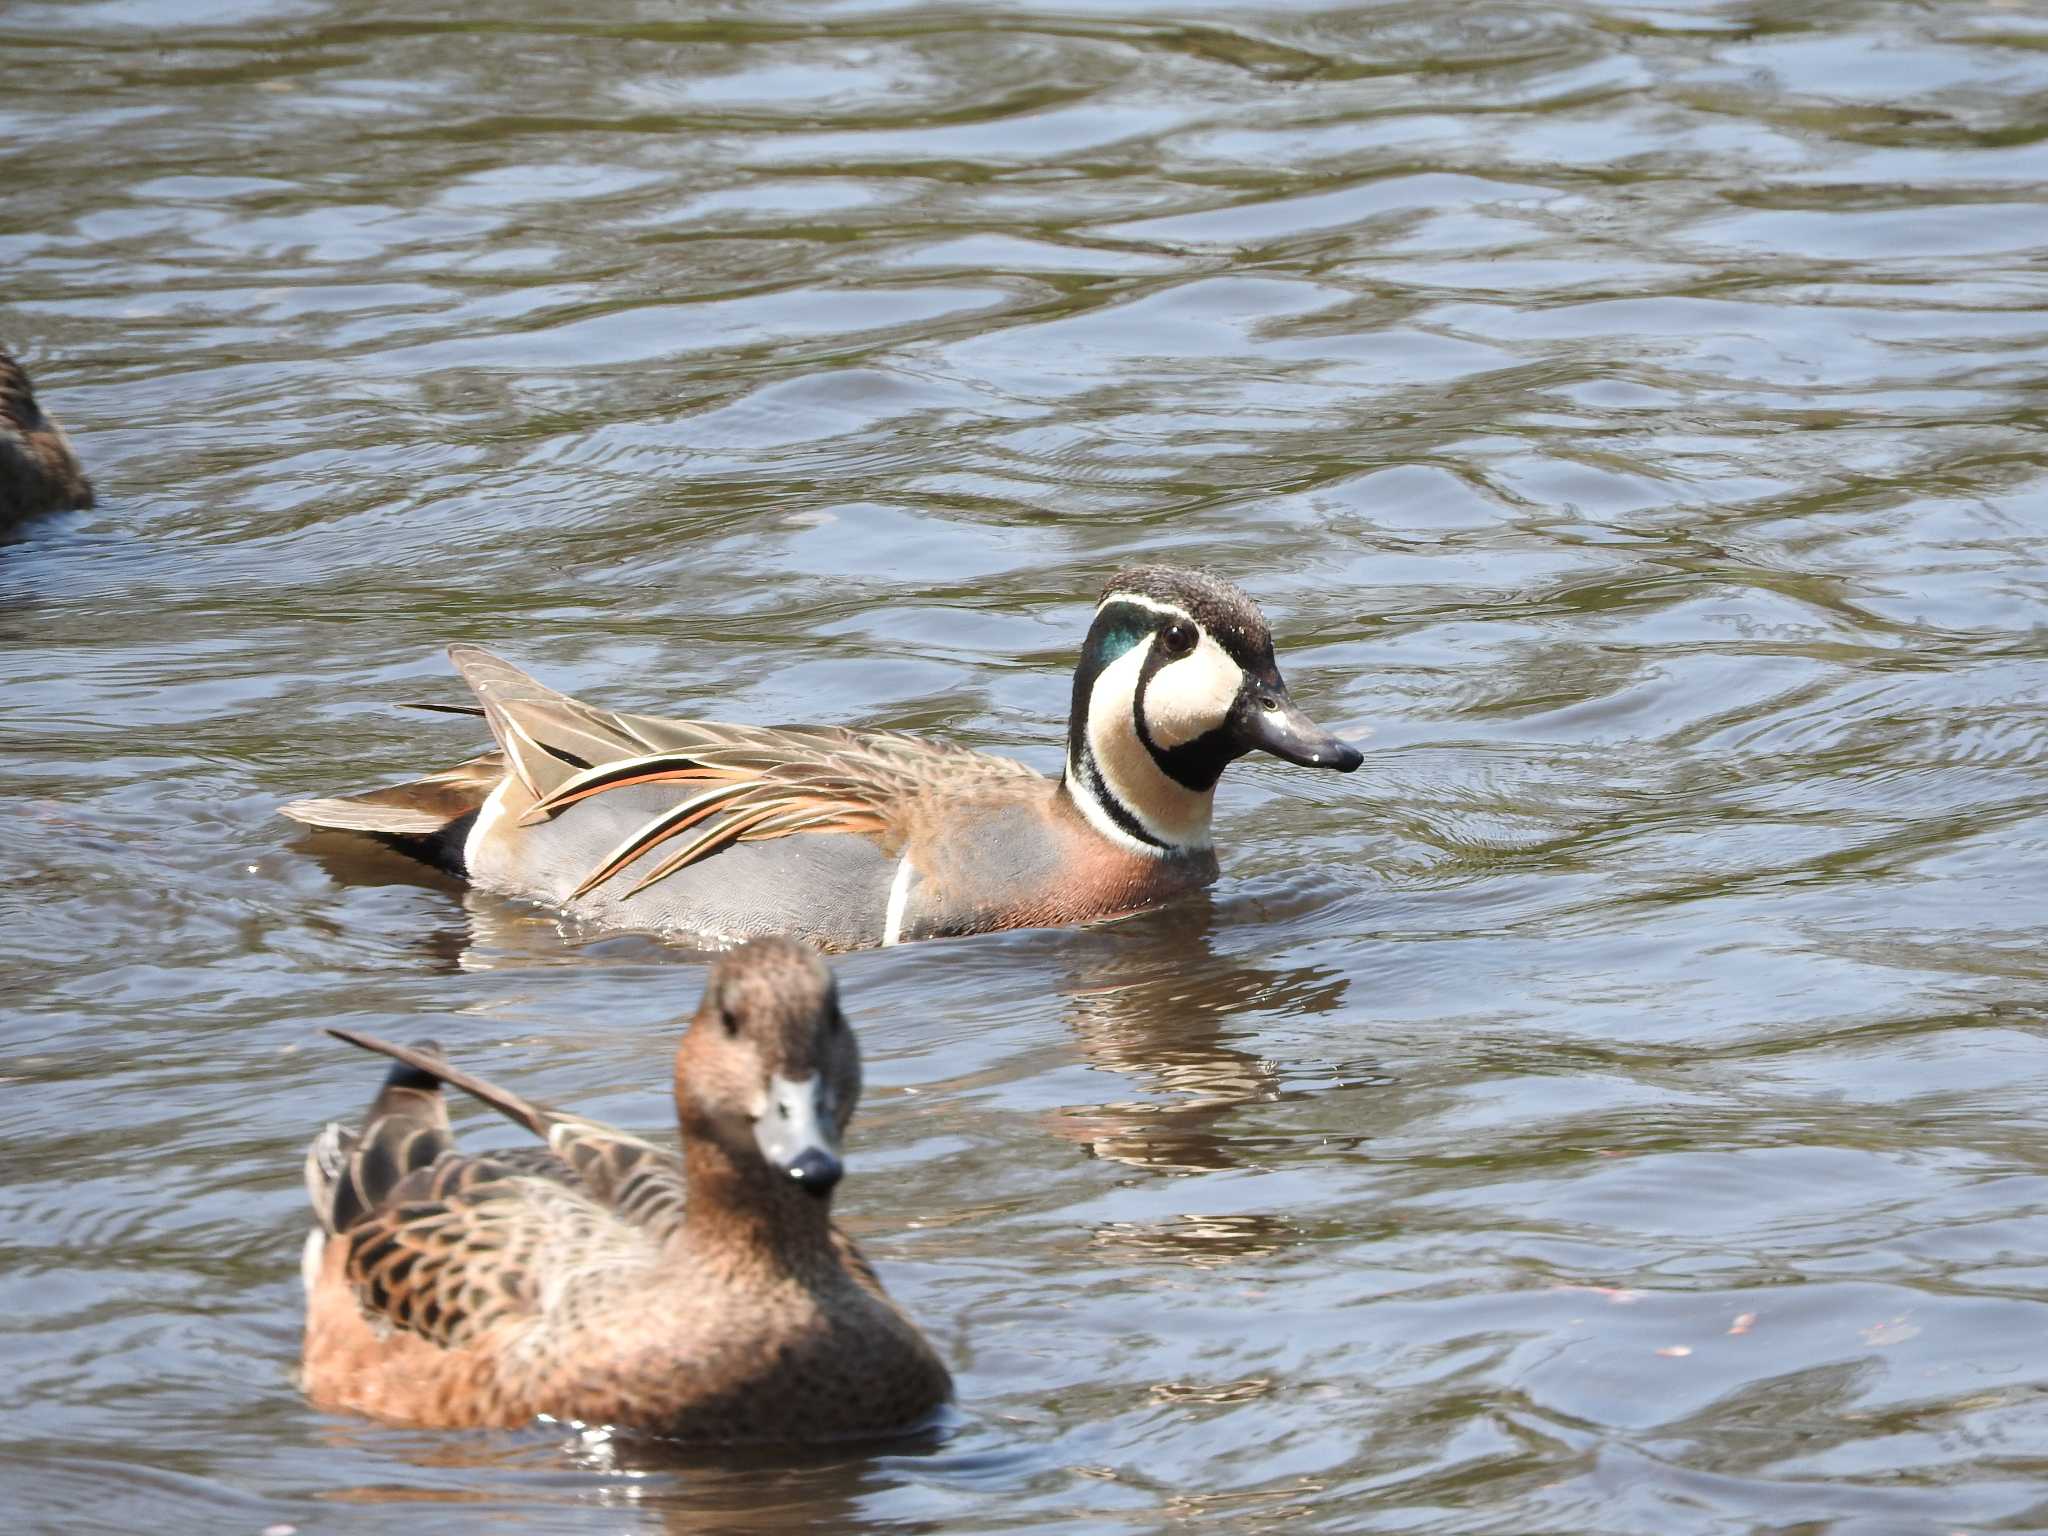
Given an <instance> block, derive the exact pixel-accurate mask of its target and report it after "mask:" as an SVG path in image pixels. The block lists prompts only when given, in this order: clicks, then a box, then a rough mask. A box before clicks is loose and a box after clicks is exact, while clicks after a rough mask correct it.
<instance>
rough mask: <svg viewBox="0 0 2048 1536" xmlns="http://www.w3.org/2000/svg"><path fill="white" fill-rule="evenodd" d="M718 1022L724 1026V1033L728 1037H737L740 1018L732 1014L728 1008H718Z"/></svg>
mask: <svg viewBox="0 0 2048 1536" xmlns="http://www.w3.org/2000/svg"><path fill="white" fill-rule="evenodd" d="M718 1022H719V1023H721V1024H723V1025H724V1026H725V1032H726V1033H727V1034H728V1035H732V1036H735V1037H737V1036H738V1034H739V1032H740V1016H739V1015H738V1014H736V1013H734V1012H733V1011H732V1010H731V1009H730V1008H726V1007H722V1006H721V1007H720V1008H719V1010H718Z"/></svg>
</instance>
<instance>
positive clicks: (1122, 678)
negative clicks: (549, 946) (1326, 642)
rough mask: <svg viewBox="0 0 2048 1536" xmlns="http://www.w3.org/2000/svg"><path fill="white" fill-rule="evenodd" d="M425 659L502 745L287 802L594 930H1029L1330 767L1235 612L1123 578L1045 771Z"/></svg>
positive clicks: (1356, 757)
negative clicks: (632, 710)
mask: <svg viewBox="0 0 2048 1536" xmlns="http://www.w3.org/2000/svg"><path fill="white" fill-rule="evenodd" d="M449 655H450V656H451V657H452V658H453V659H454V661H455V665H456V667H457V669H458V670H460V672H461V673H462V676H463V680H464V681H465V682H467V683H468V684H469V686H470V688H471V689H472V690H473V691H474V692H475V694H476V697H477V700H478V703H479V705H480V706H481V708H480V709H478V710H476V711H475V712H476V713H480V714H482V715H483V717H484V719H485V720H486V721H487V722H488V723H489V725H490V728H491V733H492V734H493V735H494V736H496V737H497V740H498V745H499V748H500V749H501V750H499V751H497V752H493V753H489V754H487V755H485V756H483V757H479V758H474V759H472V760H470V761H469V762H466V763H462V764H459V765H457V766H456V767H453V768H449V769H445V770H443V771H442V772H440V773H435V774H430V775H429V776H427V777H426V778H423V779H419V780H415V781H414V782H412V783H409V784H401V785H397V786H395V787H392V788H389V789H379V790H371V791H369V792H368V793H365V794H359V795H350V796H338V797H333V798H327V799H319V800H301V801H298V802H296V803H294V804H291V805H287V806H285V807H284V808H283V809H284V814H285V815H287V816H290V817H292V818H294V819H295V820H298V821H302V822H305V823H307V824H309V825H311V826H316V827H334V828H343V829H348V830H353V831H361V832H370V833H376V834H380V835H382V836H384V837H386V838H387V839H389V840H391V841H393V842H395V843H398V844H400V845H402V846H408V847H410V848H412V849H414V850H416V851H418V852H419V853H421V854H422V855H423V856H424V857H427V858H429V859H432V860H434V861H435V862H438V863H441V864H442V865H444V866H445V867H447V868H449V869H452V870H454V871H455V872H456V873H458V874H463V875H466V876H467V877H468V879H469V880H470V881H471V882H472V883H474V884H476V885H478V886H482V887H485V888H487V889H491V890H496V891H501V892H504V893H506V894H509V895H513V896H524V897H531V898H535V899H538V900H541V901H545V902H551V903H553V904H555V905H557V906H559V907H562V908H564V909H566V910H567V911H569V912H570V913H572V914H574V915H576V916H578V917H580V918H584V919H587V920H590V921H593V922H596V923H599V924H604V925H609V926H615V927H626V928H643V929H654V930H667V931H675V932H686V933H690V934H693V935H696V936H698V937H700V938H704V939H708V940H710V941H712V942H714V943H715V942H719V941H726V942H730V941H735V940H737V939H740V938H743V937H745V936H747V935H749V934H757V933H772V932H791V933H795V934H797V935H799V936H801V937H803V938H806V939H809V940H810V941H811V942H813V943H816V944H819V945H822V946H823V947H825V948H828V949H853V948H860V947H864V946H869V945H877V944H882V945H886V944H896V943H900V942H902V941H905V940H909V939H925V938H937V937H942V936H946V935H954V934H965V933H980V932H986V931H988V930H991V929H997V928H1028V927H1052V926H1060V925H1063V924H1068V923H1084V922H1090V921H1093V920H1096V919H1100V918H1109V917H1117V916H1121V915H1124V914H1126V913H1130V912H1135V911H1138V910H1141V909H1143V908H1146V907H1150V906H1155V905H1157V904H1159V903H1160V902H1163V901H1166V900H1168V899H1170V898H1172V897H1174V896H1177V895H1180V894H1182V893H1184V892H1187V891H1189V890H1192V889H1195V888H1197V887H1200V886H1203V885H1206V884H1208V883H1209V882H1210V881H1212V880H1214V879H1215V878H1216V874H1217V865H1216V854H1215V850H1214V848H1213V847H1212V845H1211V841H1210V814H1211V810H1212V808H1213V806H1214V803H1215V792H1216V781H1217V780H1218V778H1220V777H1221V775H1222V773H1223V770H1224V769H1225V768H1226V767H1228V766H1229V764H1230V763H1231V762H1232V761H1234V760H1235V759H1236V758H1239V757H1241V756H1243V755H1244V754H1245V753H1247V752H1251V751H1254V750H1264V751H1267V752H1271V753H1273V754H1274V755H1275V756H1278V757H1281V758H1284V759H1285V760H1286V761H1288V762H1291V763H1299V764H1301V765H1303V766H1306V767H1313V768H1329V769H1334V770H1336V771H1337V772H1339V773H1349V772H1350V771H1351V770H1352V769H1354V768H1356V767H1357V766H1358V765H1359V762H1360V760H1361V759H1360V754H1359V752H1358V750H1357V749H1356V748H1355V747H1351V746H1348V745H1346V744H1345V743H1344V742H1341V741H1339V740H1338V739H1337V738H1336V737H1334V736H1332V735H1330V734H1329V733H1328V732H1326V731H1324V730H1322V729H1320V728H1319V727H1317V726H1316V725H1315V724H1314V723H1313V722H1312V721H1311V720H1310V719H1309V718H1308V717H1307V716H1306V715H1304V714H1303V713H1302V712H1301V710H1300V709H1299V708H1298V707H1297V706H1296V705H1295V704H1294V702H1293V700H1292V699H1290V698H1289V697H1288V694H1287V685H1286V683H1285V682H1283V681H1282V680H1281V677H1280V669H1279V666H1278V665H1277V663H1276V662H1275V661H1274V659H1273V638H1272V634H1271V632H1270V631H1269V630H1268V628H1267V626H1266V619H1265V615H1264V614H1262V613H1260V611H1259V608H1258V605H1257V604H1256V603H1254V602H1253V601H1252V600H1251V599H1250V598H1249V597H1247V596H1246V595H1245V594H1244V593H1243V592H1241V591H1239V590H1238V588H1237V587H1235V586H1234V585H1232V584H1231V583H1230V582H1228V581H1225V580H1223V579H1222V578H1220V577H1217V576H1212V575H1209V574H1207V573H1205V572H1200V571H1190V570H1179V569H1175V568H1173V567H1169V566H1159V565H1141V566H1133V567H1131V568H1129V569H1127V570H1124V571H1121V572H1119V573H1118V574H1117V575H1116V576H1115V577H1114V578H1113V579H1112V580H1111V581H1110V583H1109V585H1108V586H1107V587H1106V588H1105V589H1104V591H1103V594H1102V598H1101V601H1100V602H1099V603H1097V605H1096V608H1095V614H1094V619H1093V621H1092V622H1091V623H1090V625H1089V628H1088V635H1087V638H1086V640H1085V641H1084V642H1083V643H1082V647H1081V659H1080V662H1079V664H1078V665H1077V666H1076V668H1075V670H1074V693H1073V708H1072V712H1071V714H1070V716H1069V718H1068V724H1067V759H1066V770H1065V772H1064V773H1063V774H1062V775H1061V776H1060V777H1059V778H1057V779H1048V778H1046V777H1044V776H1043V775H1041V774H1038V773H1036V772H1034V771H1032V770H1031V769H1029V768H1027V767H1025V766H1024V765H1023V764H1021V763H1016V762H1012V761H1011V760H1010V759H1008V758H1003V757H993V756H989V755H987V754H984V753H979V752H971V751H968V750H965V749H963V748H961V747H956V746H950V745H946V744H943V743H939V742H932V741H925V740H921V739H919V738H917V737H913V736H905V735H900V734H897V733H895V732H890V731H851V730H844V729H841V728H838V727H832V726H801V727H799V726H787V727H779V728H762V727H757V726H744V725H718V724H713V723H711V722H709V721H702V720H664V719H658V718H656V717H654V716H651V715H631V714H617V713H613V712H612V711H610V710H603V709H598V708H596V707H594V706H592V705H589V704H584V703H581V702H579V701H577V700H575V699H572V698H570V697H568V696H567V695H566V694H561V693H557V692H555V690H553V689H552V688H548V687H546V686H544V685H543V684H541V683H538V682H536V681H535V680H534V679H532V678H531V677H528V676H527V675H526V674H525V673H524V672H521V671H520V670H519V669H518V668H516V667H514V666H512V665H510V664H509V663H507V662H504V661H501V660H499V659H498V658H497V657H495V656H493V655H491V654H490V653H489V652H487V651H483V650H480V649H478V648H477V647H475V646H471V645H458V646H455V647H453V648H451V649H450V651H449Z"/></svg>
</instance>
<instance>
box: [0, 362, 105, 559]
mask: <svg viewBox="0 0 2048 1536" xmlns="http://www.w3.org/2000/svg"><path fill="white" fill-rule="evenodd" d="M91 505H92V482H91V481H90V480H88V479H86V478H85V471H84V470H82V469H80V468H79V467H78V459H77V456H76V455H74V454H73V453H72V451H71V440H70V439H69V438H67V437H65V435H64V429H63V428H62V427H60V426H58V425H57V423H56V422H54V421H52V420H51V419H50V418H49V417H48V416H45V415H44V414H43V412H42V408H41V407H40V406H38V405H37V404H36V392H35V390H34V389H33V388H31V387H30V385H29V381H28V373H27V371H26V370H25V369H24V368H23V367H22V366H21V364H20V363H18V362H16V361H15V360H14V359H13V358H12V357H10V356H8V355H7V354H6V353H5V352H0V528H6V527H9V526H10V525H12V524H14V523H16V522H18V521H20V520H21V519H22V518H24V517H33V516H34V515H35V514H37V513H38V512H61V511H64V510H67V509H70V508H83V507H89V506H91Z"/></svg>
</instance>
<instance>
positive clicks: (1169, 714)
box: [1103, 592, 1244, 751]
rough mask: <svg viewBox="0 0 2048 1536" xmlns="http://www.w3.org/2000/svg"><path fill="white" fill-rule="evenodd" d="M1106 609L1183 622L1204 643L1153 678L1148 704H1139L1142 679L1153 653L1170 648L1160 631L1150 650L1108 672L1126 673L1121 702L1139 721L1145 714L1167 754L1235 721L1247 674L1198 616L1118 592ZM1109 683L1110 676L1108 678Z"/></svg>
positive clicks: (1130, 655)
mask: <svg viewBox="0 0 2048 1536" xmlns="http://www.w3.org/2000/svg"><path fill="white" fill-rule="evenodd" d="M1103 601H1104V602H1105V603H1111V602H1115V603H1129V604H1131V605H1132V606H1133V607H1138V608H1145V609H1149V610H1150V611H1152V612H1153V613H1156V614H1159V615H1160V616H1161V617H1162V619H1166V620H1172V619H1179V620H1182V621H1183V622H1185V623H1188V624H1191V625H1193V626H1194V630H1195V633H1196V635H1198V636H1199V637H1200V638H1199V639H1198V640H1197V641H1196V643H1195V648H1194V649H1193V650H1192V651H1189V652H1188V653H1187V655H1185V656H1181V657H1177V658H1175V659H1174V660H1171V661H1168V662H1167V663H1166V664H1165V665H1163V666H1162V667H1160V669H1159V670H1158V671H1157V672H1154V673H1153V674H1152V678H1151V681H1149V682H1148V683H1147V684H1146V685H1145V696H1144V698H1143V699H1142V700H1141V699H1138V698H1137V697H1136V693H1137V681H1138V673H1139V672H1140V671H1141V670H1142V669H1143V666H1144V662H1145V658H1146V656H1147V654H1148V653H1150V652H1153V651H1158V650H1159V649H1160V647H1161V645H1162V644H1163V643H1164V642H1163V641H1162V640H1161V639H1160V637H1159V634H1158V632H1157V631H1155V632H1154V633H1153V634H1152V636H1151V639H1150V640H1149V641H1148V642H1147V644H1146V645H1144V646H1137V647H1133V648H1132V650H1130V651H1129V652H1126V653H1125V654H1124V655H1123V656H1122V657H1119V658H1118V661H1117V664H1116V666H1114V667H1111V668H1110V669H1108V671H1112V672H1114V671H1121V672H1122V673H1123V674H1124V675H1123V676H1121V677H1119V678H1117V679H1116V681H1117V683H1118V684H1120V685H1121V686H1120V687H1119V689H1118V691H1119V692H1120V693H1121V694H1122V695H1123V696H1122V698H1121V699H1120V700H1119V701H1118V702H1119V703H1122V704H1123V705H1124V706H1125V707H1126V708H1127V709H1128V710H1130V711H1131V713H1132V714H1133V715H1136V714H1137V713H1138V712H1139V711H1141V710H1142V711H1143V718H1144V723H1145V731H1146V734H1147V735H1149V736H1150V737H1151V738H1152V740H1153V741H1154V742H1155V743H1156V744H1157V745H1158V746H1159V747H1160V748H1161V749H1163V750H1166V751H1171V750H1172V749H1173V748H1175V747H1179V746H1185V745H1186V744H1187V743H1188V742H1191V741H1193V740H1195V739H1196V738H1197V737H1198V736H1206V735H1208V733H1209V732H1211V731H1213V730H1215V729H1216V728H1217V727H1218V726H1220V725H1222V724H1223V722H1224V721H1225V720H1227V719H1229V718H1230V708H1231V706H1232V705H1233V704H1235V703H1236V702H1237V694H1238V690H1239V689H1240V688H1242V687H1243V686H1244V669H1243V668H1242V667H1240V666H1239V665H1238V664H1237V663H1236V662H1235V661H1233V660H1231V657H1230V653H1229V652H1228V651H1226V650H1224V649H1223V647H1222V646H1220V645H1218V644H1217V643H1216V641H1215V639H1214V638H1213V637H1212V636H1211V635H1210V634H1209V632H1208V631H1207V630H1205V629H1203V628H1202V626H1201V625H1200V624H1197V623H1196V622H1195V619H1194V616H1193V615H1192V614H1190V613H1189V612H1188V611H1187V610H1186V609H1184V608H1181V607H1178V606H1176V605H1175V604H1172V603H1162V602H1159V601H1157V600H1155V599H1153V598H1149V597H1140V596H1138V595H1137V594H1136V593H1133V592H1117V593H1112V594H1110V596H1108V597H1106V598H1104V599H1103ZM1104 675H1105V677H1107V675H1108V673H1107V672H1105V674H1104Z"/></svg>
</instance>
